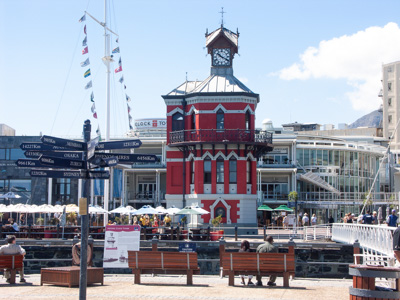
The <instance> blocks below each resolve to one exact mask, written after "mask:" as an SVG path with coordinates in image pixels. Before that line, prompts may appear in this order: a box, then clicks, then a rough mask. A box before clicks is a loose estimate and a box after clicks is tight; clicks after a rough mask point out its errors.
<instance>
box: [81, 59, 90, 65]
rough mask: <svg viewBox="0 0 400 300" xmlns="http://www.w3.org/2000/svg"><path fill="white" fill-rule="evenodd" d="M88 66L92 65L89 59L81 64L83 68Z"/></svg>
mask: <svg viewBox="0 0 400 300" xmlns="http://www.w3.org/2000/svg"><path fill="white" fill-rule="evenodd" d="M88 65H90V61H89V58H87V59H86V60H85V61H83V62H81V67H86V66H88Z"/></svg>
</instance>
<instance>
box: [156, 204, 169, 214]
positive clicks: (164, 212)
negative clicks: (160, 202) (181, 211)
mask: <svg viewBox="0 0 400 300" xmlns="http://www.w3.org/2000/svg"><path fill="white" fill-rule="evenodd" d="M155 209H156V211H158V213H159V214H160V215H165V214H167V213H168V211H167V210H166V209H165V207H164V206H157V207H156V208H155Z"/></svg>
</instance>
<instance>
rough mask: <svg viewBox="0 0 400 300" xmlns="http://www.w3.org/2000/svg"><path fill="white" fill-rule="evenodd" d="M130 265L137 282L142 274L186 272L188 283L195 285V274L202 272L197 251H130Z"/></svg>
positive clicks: (183, 273)
mask: <svg viewBox="0 0 400 300" xmlns="http://www.w3.org/2000/svg"><path fill="white" fill-rule="evenodd" d="M128 265H129V268H131V269H132V273H133V274H135V284H140V275H141V274H182V275H185V274H186V275H187V281H186V283H187V285H193V274H200V269H199V266H198V264H197V253H195V252H188V253H185V252H164V251H128Z"/></svg>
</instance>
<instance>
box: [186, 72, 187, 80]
mask: <svg viewBox="0 0 400 300" xmlns="http://www.w3.org/2000/svg"><path fill="white" fill-rule="evenodd" d="M186 81H187V72H186Z"/></svg>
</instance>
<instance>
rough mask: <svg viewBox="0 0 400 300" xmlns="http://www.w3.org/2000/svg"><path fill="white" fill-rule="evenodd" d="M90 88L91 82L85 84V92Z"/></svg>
mask: <svg viewBox="0 0 400 300" xmlns="http://www.w3.org/2000/svg"><path fill="white" fill-rule="evenodd" d="M91 87H92V81H91V80H90V81H89V82H88V83H87V84H86V86H85V90H87V89H89V88H91Z"/></svg>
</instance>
